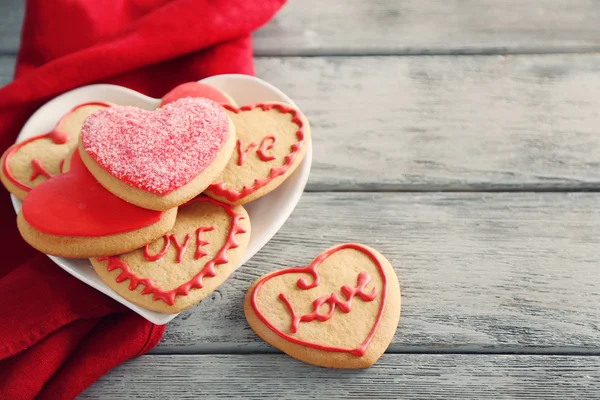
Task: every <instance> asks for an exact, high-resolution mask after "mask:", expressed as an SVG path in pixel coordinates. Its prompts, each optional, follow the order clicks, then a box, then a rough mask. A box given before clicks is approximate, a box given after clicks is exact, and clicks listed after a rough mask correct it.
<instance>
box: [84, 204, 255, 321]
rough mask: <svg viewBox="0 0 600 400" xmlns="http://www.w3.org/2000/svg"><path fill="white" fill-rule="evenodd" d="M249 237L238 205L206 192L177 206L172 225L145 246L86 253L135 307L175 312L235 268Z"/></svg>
mask: <svg viewBox="0 0 600 400" xmlns="http://www.w3.org/2000/svg"><path fill="white" fill-rule="evenodd" d="M249 238H250V220H249V218H248V213H247V212H246V211H245V210H244V208H243V207H241V206H237V207H233V206H230V205H228V204H224V203H220V202H218V201H216V200H213V199H211V198H209V197H206V196H198V197H197V198H195V199H193V200H191V201H190V202H189V203H187V204H186V205H184V206H181V207H180V209H179V212H178V215H177V221H176V222H175V226H174V227H173V229H172V230H171V231H170V232H169V233H168V234H166V235H165V236H164V237H163V238H161V239H158V240H156V241H155V242H153V243H151V244H149V245H146V246H145V247H143V248H141V249H138V250H135V251H132V252H130V253H127V254H122V255H119V256H114V257H101V258H98V259H96V258H93V259H91V261H92V265H93V266H94V269H95V270H96V272H97V273H98V275H99V276H100V278H102V280H103V281H104V282H106V284H107V285H108V286H110V287H111V288H112V289H114V290H115V291H116V292H117V293H119V294H120V295H121V296H123V297H124V298H125V299H127V300H129V301H131V302H132V303H135V304H137V305H139V306H141V307H144V308H147V309H150V310H154V311H159V312H164V313H177V312H179V311H182V310H184V309H186V308H189V307H191V306H193V305H194V304H196V303H197V302H199V301H200V300H202V299H203V298H205V297H206V296H208V295H209V294H210V293H211V292H213V291H214V290H215V289H216V288H217V287H219V286H220V285H221V284H222V283H223V282H224V281H225V279H227V277H228V276H229V275H230V274H231V273H232V272H233V271H234V270H235V268H236V267H237V266H238V264H239V262H240V260H241V259H242V257H243V255H244V251H245V250H246V246H247V245H248V241H249Z"/></svg>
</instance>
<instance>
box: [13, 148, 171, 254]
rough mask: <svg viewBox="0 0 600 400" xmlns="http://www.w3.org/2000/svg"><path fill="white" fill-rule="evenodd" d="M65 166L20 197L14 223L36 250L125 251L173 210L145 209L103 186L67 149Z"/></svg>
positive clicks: (166, 226)
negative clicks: (68, 158)
mask: <svg viewBox="0 0 600 400" xmlns="http://www.w3.org/2000/svg"><path fill="white" fill-rule="evenodd" d="M68 169H69V170H68V171H67V172H65V173H63V174H60V175H56V176H54V177H52V178H50V179H48V180H47V181H45V182H43V183H41V184H40V185H38V186H36V187H35V188H33V190H32V191H31V192H30V193H29V194H28V195H27V197H25V199H24V200H23V207H22V208H21V211H20V212H19V214H18V216H17V226H18V228H19V231H20V232H21V235H22V236H23V238H24V239H25V240H26V241H27V243H29V244H30V245H31V246H32V247H34V248H36V249H37V250H39V251H41V252H43V253H46V254H51V255H54V256H60V257H72V258H80V257H97V256H106V255H112V254H118V253H122V252H127V251H131V250H133V249H136V248H138V247H141V246H144V245H145V244H146V243H149V242H151V241H152V240H154V239H156V238H159V237H161V236H162V235H164V234H165V233H166V232H168V231H169V230H170V229H171V228H172V227H173V224H174V223H175V217H176V215H177V209H176V208H174V209H171V210H168V211H164V212H161V211H152V210H146V209H143V208H140V207H137V206H134V205H133V204H130V203H127V202H126V201H123V200H121V199H119V198H118V197H116V196H114V195H113V194H111V193H110V192H109V191H107V190H106V189H104V187H102V185H100V184H99V183H98V182H97V181H96V180H95V179H94V177H93V176H92V175H91V174H90V172H89V171H88V170H87V169H86V167H85V165H83V162H82V161H81V157H80V155H79V152H78V151H75V152H74V153H73V156H72V158H71V162H70V167H69V168H68Z"/></svg>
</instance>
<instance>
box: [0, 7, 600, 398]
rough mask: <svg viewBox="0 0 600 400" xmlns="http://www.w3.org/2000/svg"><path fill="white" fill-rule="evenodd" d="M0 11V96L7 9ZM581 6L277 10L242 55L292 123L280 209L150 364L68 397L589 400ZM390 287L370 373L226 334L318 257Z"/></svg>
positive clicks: (596, 184) (586, 116) (587, 92)
mask: <svg viewBox="0 0 600 400" xmlns="http://www.w3.org/2000/svg"><path fill="white" fill-rule="evenodd" d="M19 3H20V1H18V0H0V53H1V54H2V55H1V56H0V79H1V83H2V84H4V83H6V82H8V81H9V80H10V79H11V77H12V69H13V65H14V62H15V52H16V50H17V48H18V32H19V28H20V23H21V18H22V12H23V11H22V6H21V5H20V4H19ZM599 21H600V2H598V1H594V0H545V1H540V0H403V1H399V0H398V1H394V0H377V1H374V0H373V1H367V0H329V1H327V2H323V1H320V0H291V1H290V2H289V3H288V5H287V6H286V7H285V8H284V9H283V10H282V11H281V12H280V14H278V15H277V17H276V18H275V19H274V20H273V21H272V22H271V23H270V24H269V25H267V26H266V27H264V28H263V29H262V30H260V31H259V32H257V33H256V35H255V48H256V67H257V73H258V76H259V77H261V78H263V79H266V80H268V81H270V82H272V83H273V84H275V85H276V86H278V87H280V88H281V89H283V90H284V91H285V92H287V93H288V94H289V95H290V96H291V97H292V98H294V99H295V100H296V101H297V102H298V104H299V105H300V106H301V107H302V108H303V110H304V111H305V113H306V114H307V116H308V118H309V119H310V120H311V122H312V126H313V132H314V133H313V135H314V164H313V169H312V174H311V177H310V181H309V184H308V187H307V191H306V193H305V194H304V196H303V198H302V200H301V202H300V204H299V205H298V207H297V209H296V210H295V211H294V213H293V215H292V216H291V217H290V219H289V220H288V222H287V223H286V224H285V226H284V227H283V229H282V230H281V231H280V232H279V233H278V234H277V235H276V236H275V237H274V238H273V240H271V242H270V243H269V244H267V245H266V247H265V248H264V249H263V250H262V251H261V252H260V253H258V254H257V255H256V256H255V257H254V258H253V259H252V260H251V261H250V262H248V263H247V264H246V265H244V266H243V267H241V268H240V269H239V270H238V271H237V272H236V273H235V274H234V275H233V276H232V277H231V278H230V279H229V280H228V281H227V282H226V283H225V284H224V285H223V286H221V287H220V288H219V289H218V290H217V291H216V292H214V293H213V294H212V296H210V298H208V299H206V300H204V301H203V302H201V303H200V304H199V305H198V306H197V307H195V308H193V309H192V310H191V311H188V312H185V313H183V314H182V315H181V316H180V317H178V318H177V319H175V320H174V321H173V322H172V323H170V324H169V325H168V328H167V330H166V334H165V337H164V339H163V340H162V342H161V343H160V344H159V345H158V346H157V347H156V348H155V349H154V350H153V351H152V352H151V354H149V355H146V356H143V357H139V358H138V359H135V360H133V361H130V362H127V363H125V364H123V365H122V366H120V367H117V368H116V369H114V370H113V371H111V372H110V373H109V374H107V375H106V376H105V377H103V378H102V379H100V380H99V381H98V382H97V383H96V384H94V385H93V386H92V387H90V388H89V389H88V390H87V391H86V392H84V393H83V395H82V396H81V397H82V398H85V399H92V398H111V399H131V398H178V399H179V398H189V399H196V398H199V397H200V398H228V397H231V396H235V397H237V396H239V397H245V398H257V399H264V398H411V399H412V398H432V397H436V398H437V397H453V398H462V399H466V398H469V399H471V398H472V399H479V398H482V397H485V396H494V397H497V398H515V397H519V398H556V399H565V398H568V397H577V398H592V397H596V396H600V394H599V393H600V391H599V390H598V389H600V359H599V358H598V356H599V355H600V322H599V321H600V274H599V273H598V271H599V269H600V194H599V193H598V190H599V189H600V53H597V52H598V51H599V50H600V22H599ZM345 241H359V242H363V243H366V244H368V245H371V246H373V247H376V248H378V249H379V250H381V251H382V252H383V253H384V254H385V255H386V256H387V257H388V258H389V259H390V260H391V262H392V264H393V265H394V267H395V268H396V271H397V274H398V276H399V278H400V280H401V285H402V290H403V293H402V295H403V296H402V297H403V307H402V318H401V322H400V326H399V329H398V331H397V333H396V336H395V338H394V341H393V342H392V344H391V345H390V347H389V349H388V351H387V353H386V354H385V355H384V356H383V357H382V358H381V359H380V360H379V362H378V363H377V364H376V365H375V366H374V367H372V368H370V369H368V370H364V371H340V370H327V369H322V368H316V367H312V366H309V365H306V364H303V363H300V362H298V361H295V360H293V359H291V358H289V357H287V356H285V355H283V354H281V353H280V352H278V351H276V350H275V349H273V348H272V347H270V346H268V345H266V344H265V343H263V342H262V341H261V340H260V339H259V338H258V337H257V336H256V335H255V334H254V333H253V331H252V330H251V329H250V328H249V327H248V324H247V323H246V320H245V319H244V316H243V310H242V302H243V296H244V293H245V291H246V289H247V288H248V285H249V284H250V282H251V281H252V280H254V279H255V278H257V277H258V276H260V275H262V274H264V273H266V272H268V271H272V270H274V269H279V268H282V267H286V266H291V265H299V264H304V263H308V262H309V261H310V260H311V259H312V258H313V257H314V256H315V255H316V254H318V253H319V252H320V251H321V250H323V249H325V248H327V247H329V246H331V245H333V244H335V243H339V242H345Z"/></svg>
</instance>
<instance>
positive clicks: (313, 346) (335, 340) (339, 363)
mask: <svg viewBox="0 0 600 400" xmlns="http://www.w3.org/2000/svg"><path fill="white" fill-rule="evenodd" d="M400 301H401V300H400V286H399V284H398V278H397V277H396V273H395V272H394V269H393V268H392V266H391V265H390V263H389V262H388V261H387V260H386V259H385V258H384V257H383V256H382V255H381V254H380V253H379V252H377V251H376V250H374V249H372V248H370V247H367V246H364V245H361V244H356V243H346V244H341V245H338V246H335V247H332V248H330V249H328V250H326V251H325V252H323V253H321V254H320V255H319V256H318V257H317V258H316V259H315V260H314V261H313V262H312V263H311V264H310V265H309V266H307V267H296V268H289V269H284V270H280V271H276V272H273V273H270V274H267V275H265V276H263V277H261V278H259V279H258V280H256V281H255V282H254V283H253V284H252V286H251V287H250V289H249V290H248V293H247V294H246V300H245V305H244V312H245V314H246V318H247V320H248V323H249V324H250V327H251V328H252V329H253V330H254V331H255V332H256V333H257V334H258V335H259V336H260V337H261V338H262V339H263V340H265V341H266V342H267V343H269V344H271V345H272V346H274V347H277V348H278V349H280V350H282V351H283V352H285V353H286V354H288V355H289V356H291V357H294V358H296V359H298V360H301V361H304V362H306V363H309V364H314V365H319V366H323V367H330V368H367V367H369V366H371V365H373V364H374V363H375V362H376V361H377V360H378V359H379V357H381V355H382V354H383V353H384V352H385V350H386V349H387V347H388V346H389V344H390V342H391V340H392V339H393V337H394V333H395V332H396V328H397V326H398V321H399V319H400Z"/></svg>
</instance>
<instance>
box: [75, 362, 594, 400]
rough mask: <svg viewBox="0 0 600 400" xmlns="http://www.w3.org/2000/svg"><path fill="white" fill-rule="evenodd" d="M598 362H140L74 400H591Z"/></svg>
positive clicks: (119, 370) (115, 372) (114, 372)
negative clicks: (352, 365) (337, 365)
mask: <svg viewBox="0 0 600 400" xmlns="http://www.w3.org/2000/svg"><path fill="white" fill-rule="evenodd" d="M599 379H600V367H599V363H598V358H597V357H576V356H523V355H521V356H514V355H513V356H511V355H431V354H429V355H423V354H387V355H384V356H383V357H382V358H381V359H380V360H379V362H378V363H377V364H376V365H375V366H373V367H371V368H370V369H368V370H361V371H352V370H332V369H325V368H316V367H313V366H310V365H308V364H304V363H301V362H298V361H295V360H293V359H291V358H289V357H287V356H284V355H272V354H271V355H243V356H242V355H203V356H198V355H196V356H142V357H140V358H138V359H135V360H132V361H130V362H127V363H125V364H123V365H121V366H119V367H117V368H115V369H114V370H112V371H111V372H109V373H108V374H107V375H105V376H104V377H102V378H100V380H99V381H97V382H96V383H94V384H93V385H92V386H91V387H90V388H88V390H86V391H85V392H83V393H82V395H81V397H80V398H81V399H106V398H110V399H133V398H136V399H138V398H139V399H147V398H153V399H154V398H160V399H197V398H198V397H199V396H200V397H202V398H208V399H222V398H223V399H224V398H227V399H230V398H244V399H261V400H262V399H299V398H310V399H367V398H368V399H398V398H402V399H431V398H436V399H437V398H448V399H482V398H490V397H493V398H495V399H514V398H520V399H540V398H543V399H561V400H562V399H568V398H578V399H592V398H594V399H597V398H599V394H598V387H599V386H598V382H599Z"/></svg>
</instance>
